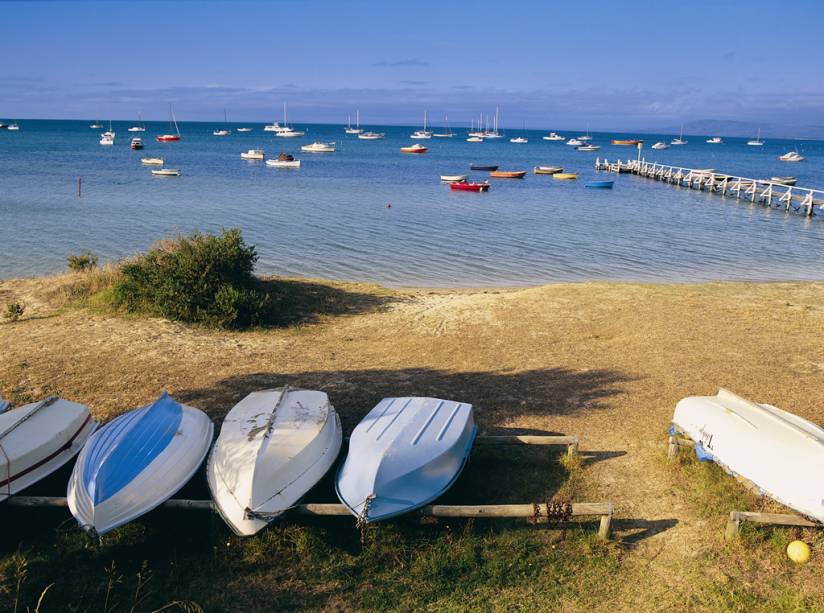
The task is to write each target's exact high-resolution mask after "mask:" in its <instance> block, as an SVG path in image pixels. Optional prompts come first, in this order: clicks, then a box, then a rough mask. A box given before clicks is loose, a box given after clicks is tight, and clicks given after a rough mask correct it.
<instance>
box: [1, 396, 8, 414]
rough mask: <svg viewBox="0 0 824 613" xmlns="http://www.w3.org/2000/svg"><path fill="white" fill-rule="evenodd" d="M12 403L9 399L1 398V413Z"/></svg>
mask: <svg viewBox="0 0 824 613" xmlns="http://www.w3.org/2000/svg"><path fill="white" fill-rule="evenodd" d="M10 406H11V405H10V404H9V401H8V400H3V399H2V398H0V413H4V412H5V411H6V410H7V409H8V408H9V407H10Z"/></svg>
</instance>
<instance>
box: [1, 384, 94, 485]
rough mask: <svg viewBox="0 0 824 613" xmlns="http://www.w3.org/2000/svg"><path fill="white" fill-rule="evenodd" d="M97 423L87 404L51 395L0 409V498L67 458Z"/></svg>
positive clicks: (42, 476)
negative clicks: (18, 405)
mask: <svg viewBox="0 0 824 613" xmlns="http://www.w3.org/2000/svg"><path fill="white" fill-rule="evenodd" d="M97 425H98V424H97V422H96V421H95V420H94V419H92V417H91V415H90V414H89V409H88V408H86V407H85V406H83V405H82V404H78V403H76V402H69V401H68V400H63V399H61V398H56V397H54V396H52V397H49V398H46V399H45V400H41V401H40V402H34V403H32V404H26V405H23V406H21V407H17V408H16V409H9V410H6V411H4V412H3V413H0V500H5V499H6V498H8V497H9V496H12V495H14V494H16V493H18V492H19V491H21V490H22V489H24V488H26V487H28V486H30V485H32V484H34V483H37V482H38V481H40V479H43V478H44V477H46V476H48V475H50V474H51V473H53V472H54V471H55V470H57V469H58V468H60V467H61V466H63V464H65V463H66V462H68V461H69V460H71V459H72V458H73V457H74V456H75V455H77V453H78V452H79V451H80V450H81V449H82V448H83V445H85V444H86V441H87V440H89V437H90V436H91V435H92V433H93V432H94V431H95V429H96V428H97Z"/></svg>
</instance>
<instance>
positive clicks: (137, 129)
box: [128, 113, 146, 132]
mask: <svg viewBox="0 0 824 613" xmlns="http://www.w3.org/2000/svg"><path fill="white" fill-rule="evenodd" d="M137 121H138V123H140V125H139V126H132V127H130V128H129V130H128V131H129V132H145V131H146V124H145V123H143V118H142V117H141V116H140V113H138V114H137Z"/></svg>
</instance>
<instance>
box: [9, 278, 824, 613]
mask: <svg viewBox="0 0 824 613" xmlns="http://www.w3.org/2000/svg"><path fill="white" fill-rule="evenodd" d="M91 279H92V277H89V276H88V275H85V276H84V275H81V274H70V275H64V276H60V277H56V278H48V279H27V280H12V281H4V282H0V304H4V303H8V302H11V301H17V302H21V303H24V304H25V305H26V309H25V312H24V313H23V315H22V316H21V317H20V318H19V319H18V320H17V321H16V322H5V323H0V347H2V348H3V357H2V360H0V395H2V396H4V397H8V398H10V399H12V400H14V401H15V402H22V401H25V400H29V399H33V398H38V397H41V396H42V395H44V394H46V393H58V394H61V395H63V396H65V397H67V398H71V399H73V400H77V401H80V402H84V403H86V404H88V405H89V406H90V407H91V409H92V410H93V412H94V413H95V415H96V416H97V417H99V418H101V419H109V418H111V417H112V416H114V415H116V414H118V413H120V412H122V411H124V410H126V409H128V408H131V407H134V406H138V405H139V404H141V403H145V402H147V401H148V400H150V399H152V398H153V397H155V396H156V395H157V394H158V393H159V392H160V391H161V390H163V389H168V390H169V391H170V392H172V393H173V394H174V395H175V397H176V398H178V399H179V400H182V401H185V402H187V403H189V404H192V405H194V406H198V407H200V408H203V409H204V410H206V411H207V412H208V413H209V414H210V416H211V417H212V418H213V419H215V420H219V419H220V418H221V417H222V416H223V415H224V414H225V413H226V411H228V409H229V408H230V407H231V406H232V405H233V404H234V403H235V402H237V401H238V400H239V399H240V398H242V397H243V396H244V395H246V394H247V393H248V392H250V391H252V390H255V389H260V388H264V387H271V386H278V385H283V384H289V385H296V386H303V387H310V388H318V389H323V390H325V391H327V393H329V395H330V399H331V400H332V402H333V404H334V405H335V407H336V408H337V409H338V410H339V412H340V414H341V416H342V420H343V423H344V428H345V430H346V431H350V430H351V429H352V428H353V427H354V425H355V424H356V423H357V421H358V420H359V419H360V418H361V417H362V416H363V415H364V414H365V413H366V412H367V411H368V410H369V408H371V407H372V406H373V405H374V404H375V403H376V402H377V401H378V400H379V399H380V398H382V397H383V396H387V395H404V394H416V395H433V396H441V397H447V398H454V399H460V400H463V401H466V402H471V403H473V404H474V406H475V416H476V420H477V422H478V424H479V428H480V430H481V431H482V432H485V433H516V432H517V433H563V434H576V435H578V436H579V437H580V438H581V441H582V443H581V448H582V451H583V452H584V461H583V462H582V464H581V466H579V467H566V466H564V465H562V464H560V463H559V462H558V460H557V458H546V457H535V456H525V457H521V456H519V457H503V458H495V457H487V458H478V459H474V458H473V462H472V463H471V465H470V467H469V469H468V471H467V473H466V474H465V475H464V476H463V477H462V478H461V480H460V481H459V483H458V484H457V487H458V489H457V490H456V491H455V492H452V493H451V494H450V495H459V496H462V497H463V498H462V501H463V500H466V499H470V500H475V501H479V502H480V501H511V502H529V501H537V500H544V499H546V497H549V496H562V497H569V498H572V499H574V500H577V501H600V500H610V501H612V502H613V503H614V504H615V507H616V515H617V519H616V521H615V529H616V539H615V541H614V542H613V543H611V544H608V545H599V544H597V543H596V542H595V541H594V540H593V535H594V528H592V527H590V526H582V527H580V528H576V529H571V530H569V531H567V533H566V535H565V537H564V538H561V534H562V533H561V532H560V531H557V530H546V529H544V528H541V527H538V528H535V527H532V526H531V525H529V524H528V523H523V522H508V523H504V524H501V523H491V522H460V521H455V522H437V523H435V522H424V521H417V520H414V519H411V518H407V519H404V520H401V521H397V522H392V523H389V524H386V525H384V526H378V527H376V528H375V529H374V530H370V531H368V532H367V534H366V535H365V537H364V542H363V543H361V538H360V535H359V534H358V533H357V531H355V529H354V527H353V526H352V523H351V522H347V521H342V520H335V521H334V522H329V521H314V522H306V521H301V522H296V521H289V522H286V523H284V524H283V525H278V526H273V527H272V528H270V529H268V530H267V531H265V532H264V533H262V534H261V535H260V536H258V537H256V538H254V539H246V540H241V539H237V538H235V537H231V536H229V533H228V531H227V530H226V528H225V527H224V526H223V525H222V523H221V522H220V520H219V518H216V517H211V516H209V515H208V514H207V515H205V516H204V515H197V516H185V517H183V518H182V517H181V516H180V515H170V514H168V513H165V514H164V513H157V514H154V515H151V516H149V517H147V518H145V520H143V521H140V522H137V523H135V524H133V525H132V526H129V527H127V528H125V529H124V530H123V531H122V533H118V535H117V536H116V538H112V539H111V540H108V539H107V540H106V541H104V542H103V544H102V545H98V544H95V543H94V542H91V541H89V540H88V539H87V538H86V537H85V536H84V535H82V534H80V533H79V532H78V531H77V530H76V528H74V526H73V525H72V524H71V522H66V523H64V520H65V519H66V514H65V513H61V512H50V513H45V512H44V513H42V514H19V513H16V512H14V511H12V510H10V509H4V510H3V514H4V521H6V522H9V523H8V525H15V526H17V525H19V526H21V528H20V530H19V531H18V532H10V531H4V533H3V537H2V552H0V556H2V560H1V561H0V572H2V582H3V583H2V585H3V590H2V593H0V607H3V608H7V607H8V608H11V607H12V606H13V603H14V599H15V597H16V596H17V597H19V605H20V607H21V608H19V610H23V609H22V607H23V605H25V606H28V607H32V608H34V606H35V605H36V602H37V599H38V597H39V596H40V594H41V593H42V591H43V589H44V588H45V587H46V586H47V585H49V584H51V583H54V586H53V587H52V588H50V590H49V591H48V592H47V593H46V594H45V596H44V598H43V607H44V608H43V609H42V610H64V609H65V606H63V607H61V606H59V605H65V604H67V603H74V606H75V607H76V608H77V609H78V610H83V609H85V608H90V609H91V610H103V609H104V608H103V606H101V602H104V601H105V597H106V593H107V592H108V593H109V594H110V599H113V600H114V601H115V602H116V604H117V607H116V608H115V607H111V610H130V609H131V607H132V602H133V601H134V600H135V597H134V594H135V592H136V591H137V588H138V573H139V572H141V568H142V567H143V562H144V561H146V563H147V571H146V572H150V573H151V579H150V580H149V582H148V583H147V584H146V586H145V587H144V588H141V590H139V593H138V596H140V594H143V595H144V596H143V600H140V602H139V606H137V607H136V609H135V610H152V609H156V608H159V607H161V606H163V605H166V604H167V603H171V602H173V601H191V602H195V603H198V604H199V605H200V606H202V607H205V608H207V609H208V610H232V609H237V608H239V607H242V606H248V607H250V608H274V607H279V608H283V609H301V608H304V609H325V610H328V609H333V610H334V609H336V608H337V609H340V610H349V609H399V610H420V609H422V608H426V607H430V608H432V609H439V610H442V609H447V610H467V609H485V610H503V609H507V610H508V609H512V608H524V609H526V608H530V609H538V610H547V609H553V610H570V611H574V610H585V609H586V610H591V609H592V607H594V606H610V607H611V608H613V609H617V610H664V609H668V610H672V609H673V608H676V609H677V610H737V611H754V610H756V611H757V610H763V611H775V610H780V611H801V610H821V609H822V605H823V604H824V588H822V587H821V585H820V581H819V580H818V576H819V575H820V572H821V570H822V569H823V568H824V562H822V560H821V556H820V551H822V544H823V543H821V541H820V537H819V536H818V535H817V534H815V533H813V532H810V531H800V532H798V531H795V530H770V529H754V528H752V527H748V528H747V529H746V530H745V533H744V535H743V538H742V539H740V541H738V542H735V543H725V542H724V541H723V538H722V532H723V525H724V522H725V520H726V517H727V515H728V513H729V511H730V510H732V509H733V508H750V509H759V508H765V509H767V510H770V509H777V508H779V507H777V505H772V504H767V505H766V506H763V505H764V502H763V501H762V500H759V499H756V498H754V497H752V496H751V495H750V494H748V493H747V492H746V491H745V490H744V489H743V488H742V487H741V486H740V485H739V484H738V483H737V482H735V481H734V480H733V479H731V478H730V477H728V476H727V475H724V474H723V473H721V472H720V471H718V470H717V469H716V468H715V467H712V466H708V465H704V464H699V463H696V462H694V461H692V460H691V459H688V458H687V457H686V456H685V457H683V458H682V459H681V460H679V461H678V462H676V463H674V464H670V463H668V462H667V461H666V459H665V453H666V450H665V436H666V434H665V433H666V428H667V426H668V424H669V419H670V418H671V416H672V410H673V408H674V406H675V403H676V402H677V401H678V400H679V399H680V398H682V397H684V396H686V395H690V394H712V393H715V391H717V388H718V387H719V386H724V387H727V388H730V389H732V390H735V391H736V392H738V393H740V394H742V395H744V396H747V397H751V398H753V399H755V400H759V401H763V402H770V403H772V404H775V405H777V406H780V407H782V408H785V409H788V410H791V411H793V412H795V413H798V414H800V415H802V416H803V417H806V418H808V419H811V420H813V421H817V422H818V423H824V407H822V405H821V404H820V397H821V394H820V391H821V389H822V379H823V378H824V341H822V339H824V335H822V332H824V306H822V305H824V285H823V284H815V283H782V284H777V283H776V284H708V285H692V286H689V285H679V286H669V285H658V286H655V285H639V284H608V283H593V284H566V285H554V286H546V287H539V288H531V289H522V290H462V291H448V290H442V291H426V290H407V291H392V290H386V289H383V288H377V287H374V286H369V285H365V284H345V283H329V282H324V281H304V280H277V279H275V280H271V281H269V282H270V283H272V284H273V285H272V286H273V287H279V288H281V289H284V288H285V289H287V290H288V291H284V293H283V294H282V295H283V296H284V300H287V301H288V300H293V301H294V302H293V303H292V304H293V305H295V306H297V305H300V308H297V309H294V311H293V313H294V315H292V316H291V319H289V320H288V321H284V322H281V323H280V324H279V325H276V326H270V327H265V328H257V329H252V330H249V331H245V332H237V331H213V330H208V329H206V328H203V327H198V326H194V327H193V326H187V325H183V324H179V323H174V322H170V321H167V320H163V319H157V318H152V317H146V316H142V315H129V316H126V317H124V316H123V315H120V314H116V313H113V312H111V311H109V310H107V309H101V308H97V307H96V306H95V305H94V304H93V303H92V302H90V301H89V300H88V296H91V295H94V294H95V290H97V289H100V287H101V286H98V285H94V286H93V287H87V288H85V289H84V288H82V285H83V284H84V283H86V284H96V283H98V282H97V281H92V280H91ZM103 285H105V283H104V284H103ZM301 293H302V294H301ZM296 296H297V298H296ZM307 296H308V297H313V298H312V299H305V298H304V297H307ZM287 311H289V309H284V312H287ZM64 485H65V480H64V481H63V483H62V486H64ZM57 487H58V489H59V487H60V484H58V485H57ZM198 487H200V488H202V487H203V484H202V483H200V484H198ZM319 487H320V489H319V490H318V491H316V492H313V494H312V495H313V496H316V497H317V498H318V499H323V500H329V499H330V497H331V495H332V494H331V489H330V486H329V484H328V483H326V484H321V486H319ZM201 491H202V490H201ZM12 522H13V523H12ZM798 535H800V536H802V537H803V538H804V539H805V540H807V541H808V542H810V543H811V544H812V546H813V559H812V561H811V562H810V563H809V564H808V565H806V566H793V565H792V564H791V563H790V562H788V561H787V560H786V557H785V556H784V554H783V547H784V546H785V544H786V542H787V541H788V540H789V539H790V538H793V537H796V536H798ZM22 559H25V560H26V564H27V568H26V576H25V579H24V580H23V581H22V582H20V584H19V585H20V588H19V589H18V588H17V585H18V577H19V574H20V573H19V570H16V569H20V564H21V560H22ZM113 561H114V563H115V567H114V570H113V571H112V570H111V563H112V562H113ZM107 569H109V570H108V571H107ZM140 576H141V577H142V576H145V575H144V574H141V575H140ZM112 577H114V579H112ZM115 579H116V580H115ZM110 583H111V587H109V586H110ZM175 606H177V605H175ZM50 607H51V608H50Z"/></svg>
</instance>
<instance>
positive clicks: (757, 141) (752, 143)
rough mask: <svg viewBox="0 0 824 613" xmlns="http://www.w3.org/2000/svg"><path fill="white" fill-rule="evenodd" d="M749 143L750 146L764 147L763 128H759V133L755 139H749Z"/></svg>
mask: <svg viewBox="0 0 824 613" xmlns="http://www.w3.org/2000/svg"><path fill="white" fill-rule="evenodd" d="M747 144H748V145H749V146H750V147H763V146H764V141H763V140H761V128H758V135H757V136H756V137H755V138H754V139H753V140H748V141H747Z"/></svg>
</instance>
